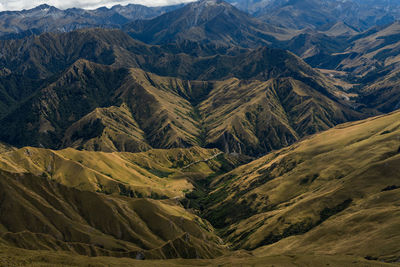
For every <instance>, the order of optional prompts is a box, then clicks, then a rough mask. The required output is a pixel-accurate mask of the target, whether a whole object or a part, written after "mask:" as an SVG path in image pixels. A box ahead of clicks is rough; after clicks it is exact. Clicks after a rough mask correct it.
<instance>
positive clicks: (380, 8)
mask: <svg viewBox="0 0 400 267" xmlns="http://www.w3.org/2000/svg"><path fill="white" fill-rule="evenodd" d="M228 2H230V3H232V4H233V5H234V6H236V7H237V8H239V9H241V10H244V11H246V12H248V13H250V14H252V15H254V16H255V17H257V18H260V19H262V20H263V21H265V22H268V23H270V24H272V25H277V26H283V27H287V28H295V29H304V28H307V27H308V28H313V29H319V28H321V27H326V26H327V25H331V26H332V25H334V24H336V23H338V22H343V23H346V24H348V25H350V26H351V27H353V28H356V29H357V30H359V31H364V30H366V29H368V28H370V27H373V26H377V25H385V24H388V23H392V22H393V21H395V20H398V19H400V3H399V2H398V1H396V0H377V1H363V0H347V1H342V0H262V1H254V0H229V1H228Z"/></svg>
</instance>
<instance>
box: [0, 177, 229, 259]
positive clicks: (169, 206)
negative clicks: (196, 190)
mask: <svg viewBox="0 0 400 267" xmlns="http://www.w3.org/2000/svg"><path fill="white" fill-rule="evenodd" d="M0 175H1V179H0V183H1V186H0V195H1V196H2V197H1V199H2V201H1V206H0V209H1V213H2V214H7V216H1V218H0V226H1V227H0V235H1V238H2V240H4V241H5V242H6V243H7V244H9V245H12V246H16V247H21V248H27V249H35V250H37V249H41V250H53V251H55V250H56V251H69V252H73V253H76V254H81V255H88V256H114V257H131V258H138V259H143V258H159V259H163V258H177V257H179V258H197V257H200V258H210V257H215V256H218V255H221V253H222V251H223V248H222V247H221V246H219V245H218V242H219V239H218V237H216V236H215V235H214V234H213V232H212V227H211V226H210V225H209V224H208V223H207V222H205V221H203V220H201V219H200V218H198V217H196V216H195V215H192V214H190V213H188V212H186V211H185V210H184V209H183V208H182V207H180V206H177V205H176V204H174V203H173V202H168V201H160V200H159V201H155V200H149V199H130V198H126V197H117V196H114V197H112V196H106V195H104V194H98V193H92V192H84V191H79V190H76V189H72V188H68V187H65V186H62V185H60V184H58V183H56V182H53V181H49V180H48V179H46V178H39V177H35V176H33V175H30V174H10V173H7V172H4V171H1V172H0Z"/></svg>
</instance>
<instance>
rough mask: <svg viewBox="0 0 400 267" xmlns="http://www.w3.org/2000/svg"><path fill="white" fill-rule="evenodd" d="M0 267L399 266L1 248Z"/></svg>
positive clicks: (313, 258) (336, 259) (337, 259)
mask: <svg viewBox="0 0 400 267" xmlns="http://www.w3.org/2000/svg"><path fill="white" fill-rule="evenodd" d="M0 266H5V267H13V266H54V267H56V266H64V267H65V266H140V267H147V266H160V267H161V266H163V267H164V266H166V267H167V266H168V267H172V266H181V267H184V266H241V267H244V266H263V267H264V266H265V267H267V266H271V267H272V266H284V267H286V266H287V267H292V266H310V267H312V266H337V267H342V266H354V267H358V266H360V267H375V266H376V267H378V266H382V267H385V266H387V267H389V266H399V265H398V264H389V263H383V262H379V261H373V260H366V259H363V258H360V257H356V256H349V255H276V256H267V257H255V256H251V255H250V254H249V253H247V252H242V251H237V252H235V253H233V254H232V255H229V256H223V257H220V258H216V259H210V260H203V259H201V260H200V259H193V260H192V259H174V260H162V261H160V260H144V261H141V260H133V259H130V258H114V257H87V256H81V255H74V254H69V253H65V252H50V251H32V250H25V249H17V248H10V247H2V246H0Z"/></svg>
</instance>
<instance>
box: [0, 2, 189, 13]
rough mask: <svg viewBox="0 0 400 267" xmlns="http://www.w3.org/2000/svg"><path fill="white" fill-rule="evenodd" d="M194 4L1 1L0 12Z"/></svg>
mask: <svg viewBox="0 0 400 267" xmlns="http://www.w3.org/2000/svg"><path fill="white" fill-rule="evenodd" d="M188 2H193V0H86V1H81V0H64V1H61V0H50V1H43V0H34V1H25V0H0V11H18V10H23V9H32V8H34V7H37V6H39V5H42V4H47V5H50V6H54V7H57V8H59V9H68V8H73V7H76V8H84V9H96V8H99V7H104V6H105V7H108V8H110V7H112V6H115V5H128V4H140V5H145V6H149V7H150V6H167V5H175V4H181V3H188Z"/></svg>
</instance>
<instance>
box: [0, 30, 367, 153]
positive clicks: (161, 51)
mask: <svg viewBox="0 0 400 267" xmlns="http://www.w3.org/2000/svg"><path fill="white" fill-rule="evenodd" d="M1 48H2V54H3V57H2V58H1V64H2V65H3V69H4V71H3V74H2V76H1V78H0V84H1V85H2V86H1V87H0V88H1V94H2V95H3V96H4V97H2V98H1V102H0V106H1V107H2V113H1V119H0V122H1V123H0V128H1V129H2V130H1V132H0V138H1V140H3V141H5V142H7V143H9V144H12V145H14V146H18V147H22V146H26V145H32V146H42V147H48V148H65V147H74V148H78V149H87V150H95V151H97V150H100V151H130V152H139V151H146V150H148V149H150V148H172V147H189V146H194V145H200V146H203V147H210V148H219V149H221V150H223V151H226V152H237V153H242V154H248V155H253V156H254V155H260V154H264V153H266V152H268V151H270V150H272V149H278V148H280V147H282V146H286V145H289V144H291V143H293V142H295V141H296V140H298V139H299V138H301V137H303V136H305V135H308V134H312V133H315V132H318V131H321V130H326V129H328V128H330V127H332V126H334V125H336V124H338V123H342V122H345V121H348V120H354V119H357V118H361V117H363V115H362V114H359V113H358V112H356V111H354V110H352V109H351V108H350V107H349V106H348V105H347V104H346V103H344V102H342V101H341V100H340V99H338V98H337V97H336V90H337V89H336V87H335V86H334V85H333V84H332V83H331V82H330V81H329V80H327V79H326V78H325V77H324V76H323V75H322V74H320V73H319V72H318V71H316V70H314V69H312V68H311V67H309V66H308V65H307V64H305V63H304V62H303V61H302V60H301V59H299V58H298V57H296V56H294V55H293V54H291V53H290V52H287V51H284V50H279V49H270V48H266V47H264V48H258V49H243V50H238V51H236V52H234V53H233V54H229V55H219V54H218V55H210V56H206V57H204V56H203V57H196V56H193V55H188V54H185V53H178V54H176V53H174V51H172V50H174V49H172V48H165V47H164V48H163V47H160V46H150V45H145V44H143V43H140V42H138V41H135V40H133V39H132V38H131V37H129V36H128V35H126V34H125V33H123V32H121V31H118V30H100V29H96V30H81V31H75V32H71V33H65V34H44V35H40V36H35V37H28V38H26V39H24V40H13V41H3V42H2V45H1ZM170 50H171V51H170ZM15 55H17V56H15ZM154 73H155V74H154ZM25 84H29V86H24V85H25Z"/></svg>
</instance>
